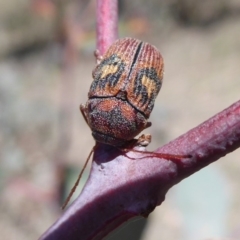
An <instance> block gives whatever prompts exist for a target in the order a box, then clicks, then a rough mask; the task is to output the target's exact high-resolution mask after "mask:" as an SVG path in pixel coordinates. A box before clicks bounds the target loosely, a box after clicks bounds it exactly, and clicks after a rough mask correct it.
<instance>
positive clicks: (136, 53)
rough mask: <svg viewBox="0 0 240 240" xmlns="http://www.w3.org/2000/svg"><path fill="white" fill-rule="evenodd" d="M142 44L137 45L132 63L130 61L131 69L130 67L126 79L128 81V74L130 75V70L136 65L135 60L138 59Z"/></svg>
mask: <svg viewBox="0 0 240 240" xmlns="http://www.w3.org/2000/svg"><path fill="white" fill-rule="evenodd" d="M142 44H143V42H140V43H139V45H138V47H137V50H136V52H135V54H134V57H133V61H132V64H131V67H130V70H129V73H128V77H127V78H128V79H129V76H130V74H131V72H132V69H133V68H134V67H135V64H136V62H137V59H138V55H139V53H140V50H141V48H142Z"/></svg>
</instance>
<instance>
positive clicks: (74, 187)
mask: <svg viewBox="0 0 240 240" xmlns="http://www.w3.org/2000/svg"><path fill="white" fill-rule="evenodd" d="M94 148H95V147H93V148H92V150H91V152H90V153H89V155H88V157H87V160H86V161H85V163H84V166H83V169H82V170H81V172H80V173H79V175H78V179H77V181H76V182H75V184H74V186H73V187H72V189H71V192H70V193H69V195H68V197H67V199H66V200H65V202H64V204H63V205H62V209H64V208H65V207H66V206H67V204H68V202H69V201H70V199H71V197H72V195H73V193H74V192H75V190H76V188H77V186H78V184H79V182H80V179H81V177H82V175H83V172H84V170H85V168H86V167H87V164H88V161H89V159H90V157H91V155H92V153H93V151H94Z"/></svg>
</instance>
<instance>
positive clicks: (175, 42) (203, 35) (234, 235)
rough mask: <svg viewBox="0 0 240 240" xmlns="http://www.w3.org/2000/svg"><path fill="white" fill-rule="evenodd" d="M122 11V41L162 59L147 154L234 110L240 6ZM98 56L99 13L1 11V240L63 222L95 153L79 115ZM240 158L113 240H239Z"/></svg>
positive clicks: (170, 197) (23, 1) (47, 5)
mask: <svg viewBox="0 0 240 240" xmlns="http://www.w3.org/2000/svg"><path fill="white" fill-rule="evenodd" d="M119 10H120V22H119V30H120V36H121V37H124V36H131V37H136V38H140V39H142V40H144V41H148V42H150V43H152V44H154V45H155V46H157V48H158V49H159V50H160V51H161V53H162V55H163V57H164V59H165V76H164V84H163V88H162V90H161V92H160V94H159V96H158V98H157V100H156V103H155V108H154V110H153V113H152V115H151V118H150V120H151V121H152V123H153V126H152V127H151V128H150V129H147V131H146V132H147V133H151V134H152V136H153V140H152V143H151V145H150V147H149V149H150V150H154V149H156V148H157V147H159V146H161V145H163V144H165V143H167V142H168V141H170V140H172V139H174V138H175V137H178V136H179V135H181V134H183V133H185V132H186V131H187V130H190V129H191V128H193V127H195V126H197V125H198V124H200V123H201V122H203V121H204V120H206V119H208V118H209V117H211V116H213V115H214V114H216V113H217V112H219V111H221V110H223V109H224V108H226V107H228V106H229V105H231V104H232V103H234V102H235V101H237V100H239V96H240V94H239V93H240V79H239V76H240V1H238V0H202V1H194V0H158V1H157V0H148V1H147V3H146V1H144V0H135V1H127V0H121V1H119ZM94 50H95V1H93V0H92V1H87V0H82V1H81V0H69V1H65V0H55V1H53V0H18V1H16V0H9V1H4V0H0V109H1V112H0V213H1V217H0V232H1V239H8V240H15V239H18V240H32V239H37V238H38V237H39V236H40V235H41V234H42V233H43V232H44V231H45V230H46V229H47V228H48V227H49V226H50V225H51V224H52V223H53V222H54V221H55V220H56V219H57V218H58V217H59V216H60V215H61V213H62V210H61V208H60V206H61V204H62V202H63V200H64V199H65V198H66V195H67V194H68V192H69V191H70V188H71V186H72V185H73V183H74V182H75V180H76V178H77V175H78V173H79V171H80V170H81V168H82V165H83V164H84V161H85V160H86V157H87V155H88V153H89V152H90V150H91V148H92V147H93V145H94V141H93V139H92V137H91V132H90V130H89V128H88V126H87V125H86V123H85V122H84V120H83V118H82V116H81V114H80V112H79V104H80V103H85V102H86V100H87V93H88V89H89V86H90V83H91V82H92V77H91V72H92V69H93V68H94V66H95V62H94V57H93V51H94ZM239 158H240V150H237V151H235V152H234V153H232V154H229V155H228V156H226V157H224V158H222V159H221V160H220V161H218V162H216V163H214V164H212V165H211V166H209V167H207V168H205V169H203V170H202V171H200V172H199V173H197V174H194V176H191V177H189V178H188V179H186V180H184V181H183V182H181V183H180V184H178V185H177V186H175V187H174V188H172V189H171V190H170V191H169V193H168V194H167V197H166V201H165V202H164V203H163V204H162V206H161V207H158V208H156V209H155V211H154V212H153V213H152V214H151V215H150V217H149V218H148V219H147V220H144V219H143V220H139V221H134V222H133V223H128V224H127V225H125V226H124V228H122V230H119V231H118V232H117V233H114V234H112V236H110V237H108V238H107V239H109V240H110V239H111V240H114V239H131V240H138V239H141V240H160V239H168V240H175V239H178V240H192V239H195V240H198V239H208V240H210V239H215V240H216V239H218V240H220V239H225V240H226V239H240V183H239V182H240V174H239V173H240V159H239ZM88 169H89V167H88ZM87 174H88V171H86V172H85V174H84V176H83V180H82V182H84V181H85V180H86V179H87ZM80 185H81V186H80V187H79V188H78V192H77V193H76V194H75V195H74V198H75V197H76V196H77V194H78V193H79V191H80V189H81V187H82V185H83V183H81V184H80Z"/></svg>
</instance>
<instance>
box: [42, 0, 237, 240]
mask: <svg viewBox="0 0 240 240" xmlns="http://www.w3.org/2000/svg"><path fill="white" fill-rule="evenodd" d="M107 4H110V5H109V6H107ZM111 4H113V5H111ZM116 6H117V1H116V0H114V1H111V0H108V1H100V0H99V3H98V13H97V21H98V22H97V24H98V27H97V33H98V35H97V37H98V40H97V49H98V50H99V51H100V53H104V52H105V51H106V49H107V47H108V46H109V45H110V44H111V43H112V42H113V41H114V40H115V38H116V37H117V34H116V29H117V27H116V24H117V15H116V14H117V12H116V10H117V7H116ZM109 8H112V9H114V10H112V11H110V12H111V13H109ZM114 11H115V13H114ZM111 14H112V15H111ZM114 14H115V15H114ZM109 19H110V21H109ZM114 21H115V23H114ZM109 24H110V25H109ZM99 25H100V26H99ZM106 25H107V26H106ZM108 37H109V38H108ZM238 147H240V101H238V102H236V103H235V104H233V105H232V106H230V107H229V108H227V109H226V110H224V111H222V112H220V113H219V114H217V115H215V116H214V117H212V118H211V119H209V120H207V121H206V122H204V123H202V124H201V125H199V126H198V127H196V128H194V129H192V130H190V131H189V132H187V133H186V134H184V135H182V136H180V137H179V138H177V139H175V140H173V141H172V142H170V143H168V144H166V145H165V146H163V147H161V148H158V149H157V150H156V152H161V153H169V154H183V155H190V156H191V157H189V158H183V159H182V160H178V161H170V160H166V159H159V158H156V157H153V156H149V154H144V153H136V152H128V153H123V152H121V151H119V150H118V149H116V148H114V147H111V146H106V145H102V144H97V145H96V148H95V152H94V158H93V163H92V168H91V172H90V176H89V178H88V180H87V183H86V185H85V187H84V189H83V191H82V193H81V194H80V195H79V197H78V198H77V199H76V200H75V201H74V202H73V204H72V205H71V206H70V207H69V208H68V209H67V211H66V212H65V213H64V214H63V215H62V216H61V217H60V218H59V220H58V221H57V222H56V223H55V224H54V225H53V226H52V227H51V228H50V229H49V230H48V231H47V232H46V233H45V234H44V235H43V236H42V237H41V238H40V239H41V240H55V239H61V240H67V239H71V240H77V239H82V240H88V239H91V240H92V239H94V240H97V239H102V238H103V237H104V236H106V235H107V234H108V233H109V232H111V231H113V230H114V229H115V228H116V227H117V226H119V225H120V224H122V223H123V222H125V221H127V220H129V219H131V218H133V217H139V216H144V217H146V216H148V215H149V213H151V212H152V211H153V209H154V208H155V207H156V206H158V205H160V204H161V203H162V202H163V201H164V198H165V195H166V193H167V191H168V190H169V189H170V188H171V187H172V186H173V185H175V184H177V183H178V182H180V181H181V180H183V179H184V178H186V177H188V176H189V175H191V174H193V173H195V172H196V171H198V170H200V169H202V168H203V167H205V166H207V165H208V164H210V163H212V162H214V161H216V160H217V159H219V158H221V157H223V156H225V155H226V154H228V153H230V152H232V151H234V150H235V149H236V148H238ZM138 150H140V149H138ZM141 150H144V149H141Z"/></svg>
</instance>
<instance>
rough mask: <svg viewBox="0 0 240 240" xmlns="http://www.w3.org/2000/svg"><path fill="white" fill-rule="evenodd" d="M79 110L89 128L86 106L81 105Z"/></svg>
mask: <svg viewBox="0 0 240 240" xmlns="http://www.w3.org/2000/svg"><path fill="white" fill-rule="evenodd" d="M79 109H80V112H81V113H82V115H83V118H84V120H85V122H86V123H87V125H88V126H89V124H88V120H87V116H86V106H85V105H84V104H80V106H79Z"/></svg>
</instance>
